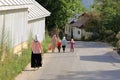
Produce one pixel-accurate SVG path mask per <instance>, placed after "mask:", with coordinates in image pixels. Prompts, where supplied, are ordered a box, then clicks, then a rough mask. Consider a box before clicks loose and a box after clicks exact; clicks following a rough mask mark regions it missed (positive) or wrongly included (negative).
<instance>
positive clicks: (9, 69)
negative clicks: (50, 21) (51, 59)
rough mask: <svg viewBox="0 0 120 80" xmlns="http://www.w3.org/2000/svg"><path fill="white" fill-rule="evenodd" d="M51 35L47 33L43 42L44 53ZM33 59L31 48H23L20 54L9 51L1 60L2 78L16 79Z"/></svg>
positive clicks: (0, 72)
mask: <svg viewBox="0 0 120 80" xmlns="http://www.w3.org/2000/svg"><path fill="white" fill-rule="evenodd" d="M50 40H51V39H50V37H49V36H48V35H46V39H45V40H44V41H43V42H42V45H43V51H44V53H46V52H47V49H48V44H49V43H50ZM30 59H31V49H30V48H28V49H23V51H22V54H21V55H20V56H18V55H15V54H13V53H8V55H7V57H5V59H4V61H3V62H2V61H1V62H0V80H14V78H15V77H16V76H17V75H18V74H19V73H21V71H23V69H24V68H25V67H26V66H27V65H28V63H29V62H30Z"/></svg>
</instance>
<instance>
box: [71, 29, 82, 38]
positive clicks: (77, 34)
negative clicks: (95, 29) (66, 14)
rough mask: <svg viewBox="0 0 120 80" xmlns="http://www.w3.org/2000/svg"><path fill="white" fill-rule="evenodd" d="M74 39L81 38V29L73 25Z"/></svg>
mask: <svg viewBox="0 0 120 80" xmlns="http://www.w3.org/2000/svg"><path fill="white" fill-rule="evenodd" d="M73 36H74V39H81V29H79V28H76V27H73Z"/></svg>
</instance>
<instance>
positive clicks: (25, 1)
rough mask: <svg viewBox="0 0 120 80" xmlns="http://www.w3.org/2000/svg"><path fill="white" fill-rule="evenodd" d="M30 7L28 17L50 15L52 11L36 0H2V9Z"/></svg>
mask: <svg viewBox="0 0 120 80" xmlns="http://www.w3.org/2000/svg"><path fill="white" fill-rule="evenodd" d="M18 8H28V19H29V20H33V19H38V18H43V17H46V16H49V15H50V12H49V11H47V10H46V9H45V8H44V7H42V6H41V5H40V4H39V3H38V2H36V1H35V0H0V10H10V9H18Z"/></svg>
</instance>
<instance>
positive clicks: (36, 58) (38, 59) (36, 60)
mask: <svg viewBox="0 0 120 80" xmlns="http://www.w3.org/2000/svg"><path fill="white" fill-rule="evenodd" d="M31 67H32V68H36V67H42V55H41V54H40V53H38V54H34V53H33V52H32V54H31Z"/></svg>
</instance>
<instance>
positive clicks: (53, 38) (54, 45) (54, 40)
mask: <svg viewBox="0 0 120 80" xmlns="http://www.w3.org/2000/svg"><path fill="white" fill-rule="evenodd" d="M51 43H52V52H54V51H55V47H56V44H57V35H56V34H55V35H53V37H52V40H51Z"/></svg>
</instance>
